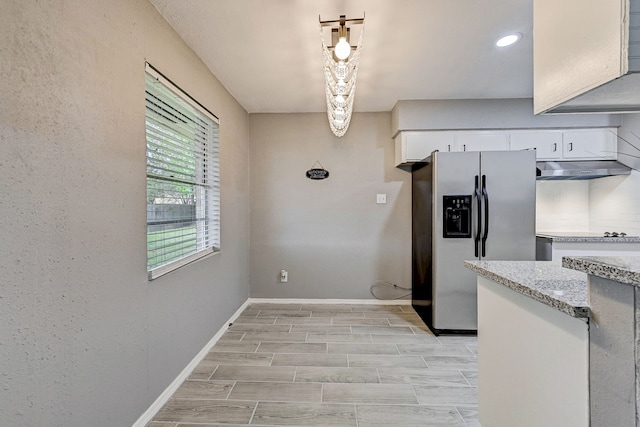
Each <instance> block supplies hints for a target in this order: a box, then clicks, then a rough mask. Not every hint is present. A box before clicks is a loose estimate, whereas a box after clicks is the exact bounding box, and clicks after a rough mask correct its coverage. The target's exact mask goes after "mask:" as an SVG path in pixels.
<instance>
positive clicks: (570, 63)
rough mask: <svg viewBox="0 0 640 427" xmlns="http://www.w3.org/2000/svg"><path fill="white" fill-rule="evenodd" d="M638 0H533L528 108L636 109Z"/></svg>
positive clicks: (639, 96) (639, 100) (639, 103)
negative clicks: (530, 101)
mask: <svg viewBox="0 0 640 427" xmlns="http://www.w3.org/2000/svg"><path fill="white" fill-rule="evenodd" d="M639 11H640V0H606V1H587V2H585V1H584V0H562V1H558V0H534V1H533V81H534V84H533V88H534V96H533V98H534V113H535V114H540V113H545V112H549V113H579V112H592V113H593V112H611V113H617V112H629V111H640V61H639V60H638V50H639V49H640V44H638V42H639V41H640V31H638V30H637V28H638V24H639V23H638V21H639V20H640V15H639V14H638V13H637V12H639Z"/></svg>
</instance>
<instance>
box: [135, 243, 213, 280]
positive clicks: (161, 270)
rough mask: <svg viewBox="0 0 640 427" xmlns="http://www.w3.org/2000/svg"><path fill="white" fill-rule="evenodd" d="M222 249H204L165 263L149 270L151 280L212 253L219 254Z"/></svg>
mask: <svg viewBox="0 0 640 427" xmlns="http://www.w3.org/2000/svg"><path fill="white" fill-rule="evenodd" d="M219 253H220V249H218V248H210V249H207V250H204V251H200V252H196V253H195V254H192V255H189V256H188V257H184V258H182V259H179V260H177V261H174V262H171V263H169V264H165V265H163V266H160V267H157V268H154V269H153V270H151V271H149V272H148V278H149V281H152V280H155V279H157V278H158V277H161V276H164V275H165V274H167V273H170V272H172V271H174V270H177V269H179V268H180V267H184V266H185V265H188V264H191V263H192V262H195V261H198V260H201V259H203V258H207V257H209V256H211V255H215V254H219Z"/></svg>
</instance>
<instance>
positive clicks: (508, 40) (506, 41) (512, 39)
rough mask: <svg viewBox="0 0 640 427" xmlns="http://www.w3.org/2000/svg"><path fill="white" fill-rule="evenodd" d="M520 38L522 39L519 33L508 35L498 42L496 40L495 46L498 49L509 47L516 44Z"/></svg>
mask: <svg viewBox="0 0 640 427" xmlns="http://www.w3.org/2000/svg"><path fill="white" fill-rule="evenodd" d="M521 38H522V34H520V33H513V34H508V35H506V36H504V37H502V38H500V40H498V41H497V42H496V46H498V47H507V46H511V45H512V44H514V43H516V42H517V41H518V40H520V39H521Z"/></svg>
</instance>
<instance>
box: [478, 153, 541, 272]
mask: <svg viewBox="0 0 640 427" xmlns="http://www.w3.org/2000/svg"><path fill="white" fill-rule="evenodd" d="M480 173H481V175H482V177H484V184H485V185H484V187H485V188H486V191H485V196H484V199H485V200H483V202H484V206H483V207H482V210H483V217H482V228H483V229H482V233H481V235H482V240H484V245H483V246H484V253H481V254H480V258H481V259H484V260H519V261H528V260H531V261H534V260H535V259H536V238H535V223H536V178H535V177H536V154H535V151H533V150H527V151H484V152H482V153H481V154H480ZM486 200H488V203H486ZM487 206H488V209H487V211H488V218H486V216H485V215H484V213H485V208H486V207H487ZM487 226H488V229H487ZM485 236H486V238H485Z"/></svg>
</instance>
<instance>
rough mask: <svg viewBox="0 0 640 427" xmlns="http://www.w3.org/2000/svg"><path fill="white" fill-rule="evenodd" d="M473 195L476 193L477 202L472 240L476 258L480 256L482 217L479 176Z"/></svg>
mask: <svg viewBox="0 0 640 427" xmlns="http://www.w3.org/2000/svg"><path fill="white" fill-rule="evenodd" d="M475 193H476V200H477V201H478V210H477V212H476V215H477V217H476V218H477V221H478V222H477V225H476V235H475V237H474V238H473V239H474V241H475V242H474V243H475V244H474V246H475V254H476V258H477V257H479V256H480V232H481V231H480V230H481V227H482V217H481V215H480V212H482V195H481V193H480V180H479V176H478V175H476V186H475Z"/></svg>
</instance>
